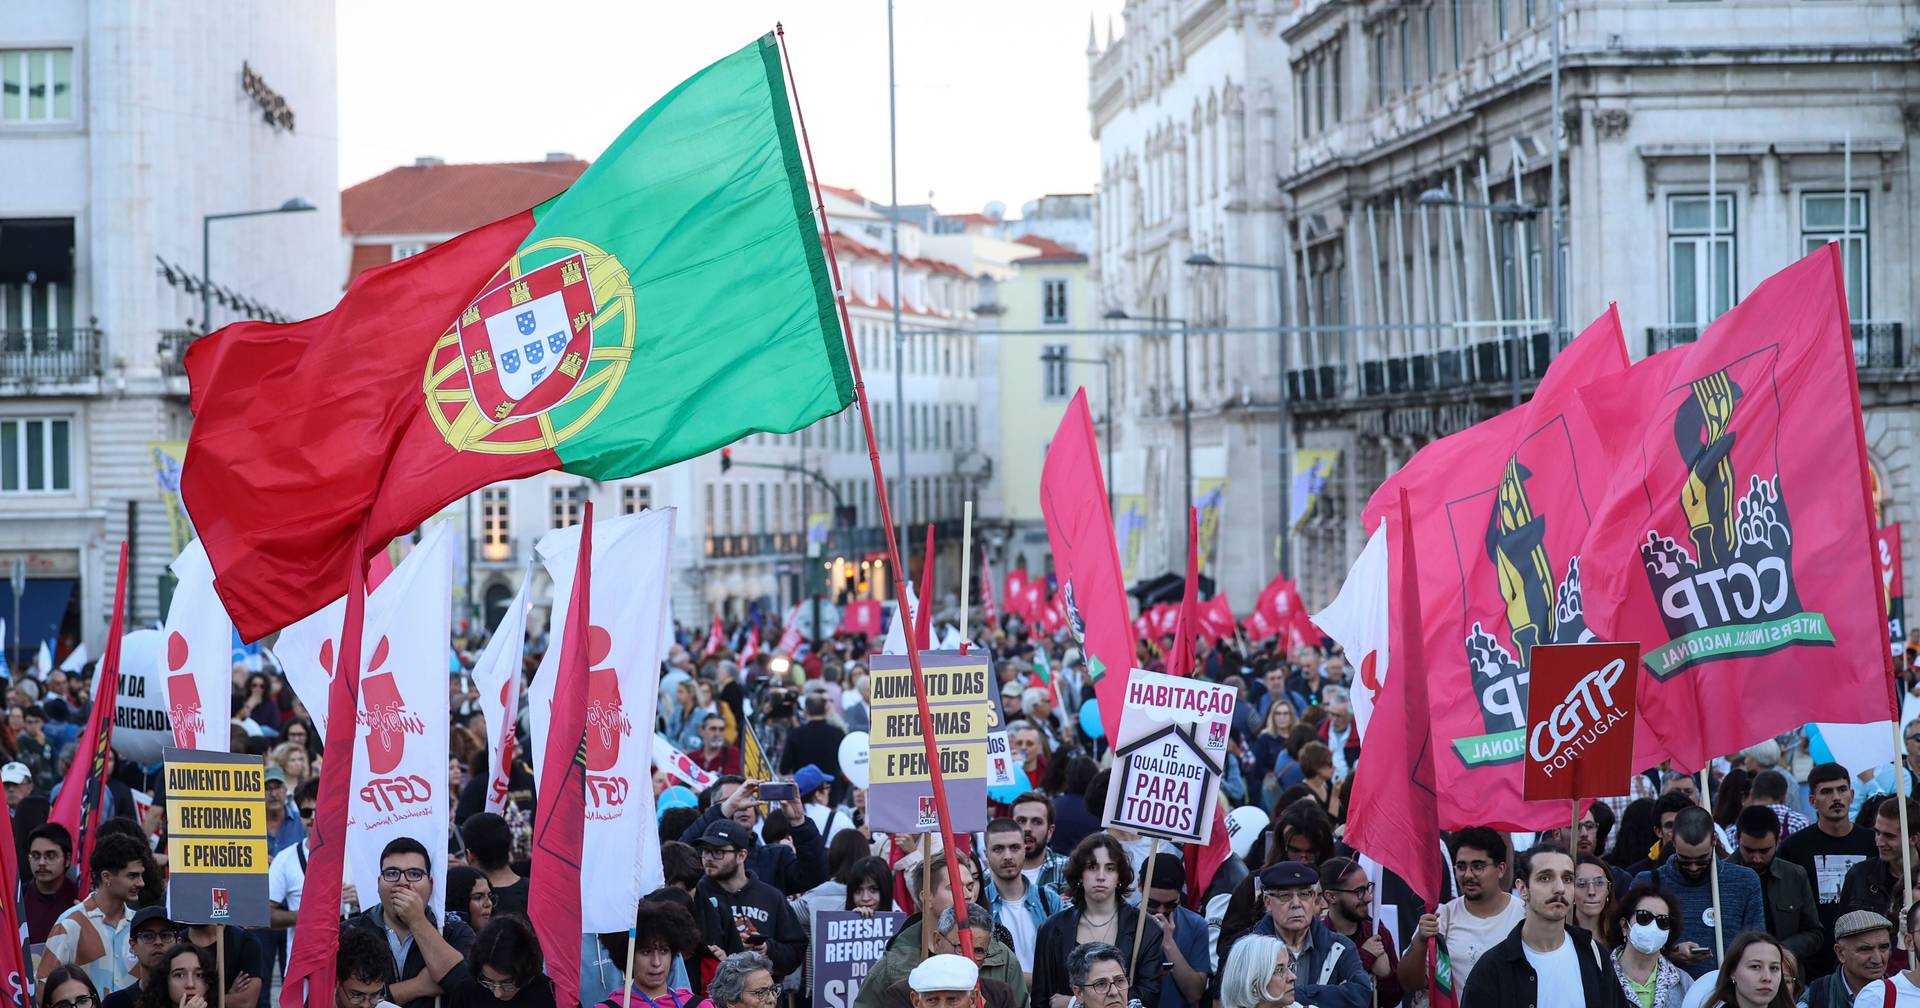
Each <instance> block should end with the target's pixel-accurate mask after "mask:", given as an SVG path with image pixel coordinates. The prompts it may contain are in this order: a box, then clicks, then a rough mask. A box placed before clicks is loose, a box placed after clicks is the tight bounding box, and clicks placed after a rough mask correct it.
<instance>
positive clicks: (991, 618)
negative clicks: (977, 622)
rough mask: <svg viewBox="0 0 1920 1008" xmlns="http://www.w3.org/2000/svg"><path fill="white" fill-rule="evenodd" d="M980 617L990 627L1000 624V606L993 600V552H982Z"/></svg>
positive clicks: (983, 550) (984, 550)
mask: <svg viewBox="0 0 1920 1008" xmlns="http://www.w3.org/2000/svg"><path fill="white" fill-rule="evenodd" d="M980 617H981V619H982V620H984V621H985V622H986V624H987V625H988V626H997V625H999V623H1000V604H999V603H998V602H996V601H994V598H993V557H992V551H990V550H986V549H982V550H981V551H980Z"/></svg>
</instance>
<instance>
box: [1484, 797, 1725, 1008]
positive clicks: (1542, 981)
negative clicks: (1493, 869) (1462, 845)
mask: <svg viewBox="0 0 1920 1008" xmlns="http://www.w3.org/2000/svg"><path fill="white" fill-rule="evenodd" d="M1703 811H1704V810H1703ZM1517 881H1518V888H1519V892H1520V900H1521V901H1522V903H1523V904H1524V906H1525V907H1526V916H1525V917H1523V918H1522V919H1521V922H1520V924H1519V926H1517V927H1515V928H1514V929H1513V933H1511V934H1509V935H1508V936H1507V937H1506V940H1504V941H1502V942H1501V943H1500V944H1498V945H1495V946H1494V947H1493V948H1491V949H1489V950H1488V951H1487V954H1486V955H1484V956H1481V957H1480V962H1479V965H1478V966H1477V967H1476V968H1475V969H1474V971H1473V976H1472V977H1470V978H1468V980H1467V987H1466V991H1465V992H1464V994H1463V995H1462V997H1461V999H1460V1008H1507V1006H1511V1005H1532V1006H1535V1008H1626V1005H1627V996H1626V993H1625V992H1624V991H1622V990H1621V989H1620V983H1619V981H1618V980H1616V979H1614V973H1613V968H1612V963H1611V961H1610V960H1609V959H1608V958H1607V956H1606V953H1605V952H1604V951H1602V950H1601V948H1600V944H1599V943H1598V942H1596V941H1594V939H1593V935H1591V934H1589V933H1588V932H1586V931H1584V930H1582V929H1580V928H1579V927H1576V926H1574V925H1572V924H1570V923H1569V921H1571V920H1572V918H1573V857H1572V856H1571V855H1569V854H1568V853H1567V852H1566V850H1565V849H1564V848H1560V847H1545V846H1542V847H1535V848H1533V849H1532V850H1530V851H1528V852H1527V855H1526V857H1525V859H1524V860H1523V861H1522V862H1521V868H1520V875H1519V878H1518V880H1517Z"/></svg>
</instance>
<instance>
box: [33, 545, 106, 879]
mask: <svg viewBox="0 0 1920 1008" xmlns="http://www.w3.org/2000/svg"><path fill="white" fill-rule="evenodd" d="M126 618H127V544H126V542H125V541H122V542H121V543H120V570H119V573H118V574H117V575H116V576H115V578H114V586H113V620H112V622H110V623H109V624H108V625H107V650H106V653H105V654H103V655H101V656H100V685H99V686H98V687H96V688H95V690H94V693H93V698H94V699H93V711H92V712H91V713H89V714H88V715H87V729H86V731H83V732H81V733H80V739H79V741H78V742H77V743H76V744H75V746H74V750H73V751H74V757H73V765H72V766H69V767H68V768H67V776H66V779H65V780H64V781H63V782H62V783H61V785H60V797H59V798H58V799H56V800H55V801H54V803H53V810H52V811H51V812H49V813H48V814H47V821H48V822H56V823H59V824H60V825H62V826H65V827H66V828H67V833H68V834H70V835H71V836H72V837H73V838H74V839H73V857H74V860H73V863H74V864H77V865H81V866H82V868H81V871H80V895H81V896H82V897H83V898H84V897H85V896H86V895H87V893H88V892H89V891H90V890H92V889H93V873H92V872H90V871H87V870H86V868H85V865H87V864H88V863H89V862H90V861H91V859H92V858H93V844H94V841H95V840H98V839H99V837H98V835H97V834H98V833H99V830H100V804H101V797H102V796H103V795H105V794H106V790H107V751H108V748H107V747H108V746H109V745H110V744H111V743H112V741H113V712H114V708H115V703H114V698H116V697H118V696H119V695H120V634H121V629H122V626H123V624H124V623H125V622H126ZM82 757H85V758H82ZM124 811H126V812H127V813H128V814H131V813H132V811H133V810H132V809H126V810H124ZM5 877H7V878H13V877H15V876H5Z"/></svg>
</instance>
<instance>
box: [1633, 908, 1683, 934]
mask: <svg viewBox="0 0 1920 1008" xmlns="http://www.w3.org/2000/svg"><path fill="white" fill-rule="evenodd" d="M1633 922H1634V923H1635V924H1638V925H1640V926H1641V927H1646V926H1647V925H1649V924H1653V925H1655V926H1657V927H1659V928H1660V930H1662V931H1671V930H1673V916H1672V915H1671V914H1657V913H1654V912H1653V911H1651V910H1635V911H1634V912H1633Z"/></svg>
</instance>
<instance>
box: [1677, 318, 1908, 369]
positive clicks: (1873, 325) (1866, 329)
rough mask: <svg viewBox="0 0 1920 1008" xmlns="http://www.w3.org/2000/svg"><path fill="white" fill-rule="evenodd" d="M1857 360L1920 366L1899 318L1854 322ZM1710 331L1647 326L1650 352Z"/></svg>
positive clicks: (1876, 365) (1864, 365)
mask: <svg viewBox="0 0 1920 1008" xmlns="http://www.w3.org/2000/svg"><path fill="white" fill-rule="evenodd" d="M1852 327H1853V361H1854V366H1855V367H1857V368H1859V369H1860V370H1862V371H1912V370H1915V369H1917V368H1920V359H1916V356H1920V355H1915V354H1914V353H1913V351H1912V349H1911V348H1910V347H1908V345H1907V340H1906V326H1905V325H1903V324H1902V323H1899V322H1876V321H1874V320H1872V319H1865V320H1862V321H1859V322H1855V323H1853V326H1852ZM1705 331H1706V327H1705V326H1699V325H1664V326H1649V327H1648V328H1647V353H1648V355H1652V354H1656V353H1659V352H1660V351H1662V350H1670V349H1672V348H1674V347H1677V346H1685V345H1686V344H1688V343H1692V342H1693V341H1695V340H1697V339H1699V338H1700V334H1701V333H1703V332H1705Z"/></svg>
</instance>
